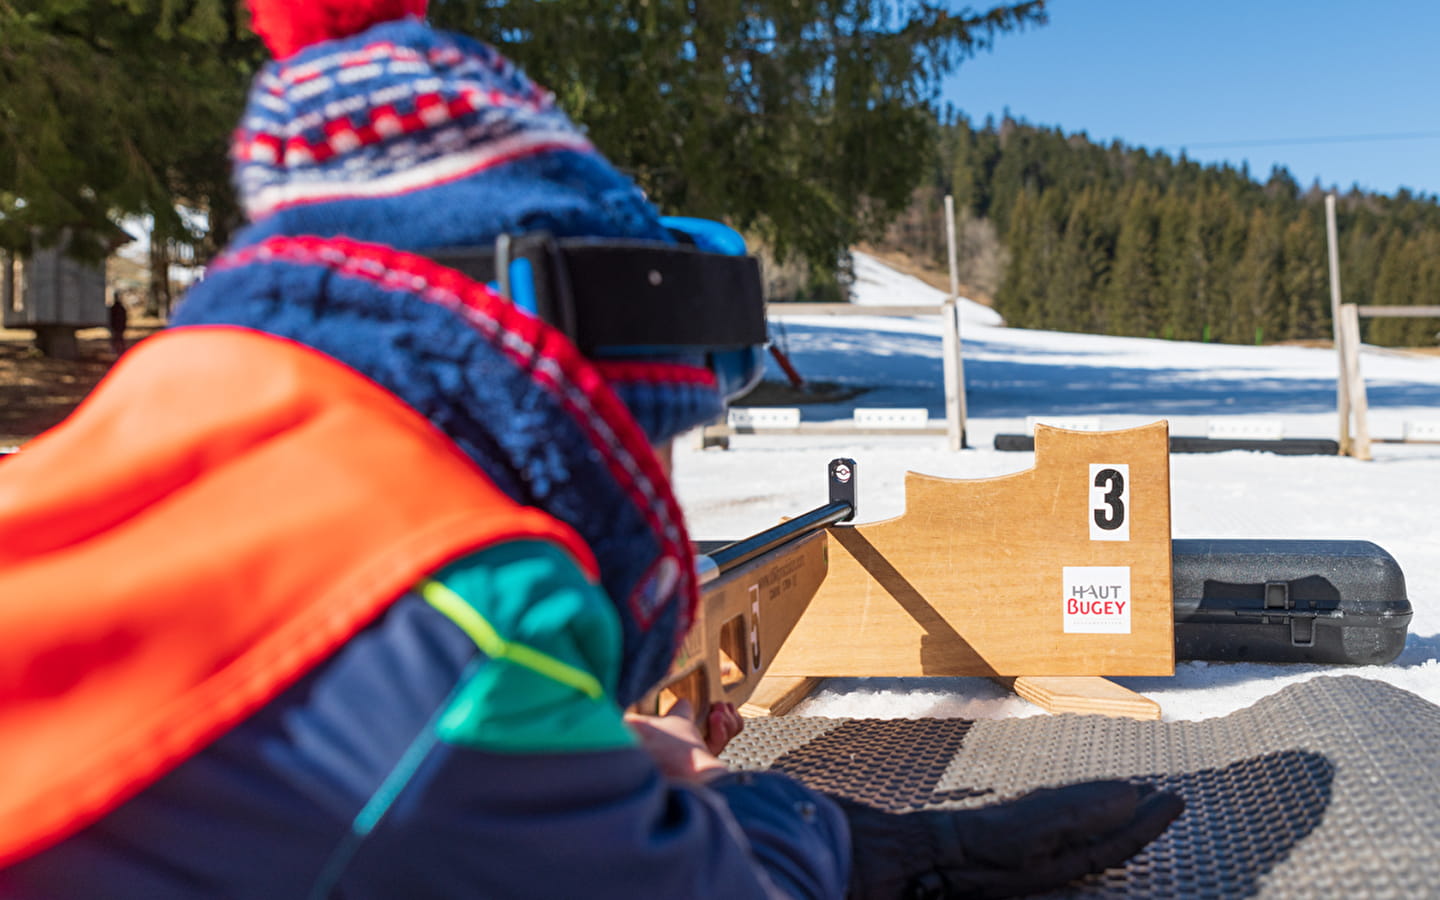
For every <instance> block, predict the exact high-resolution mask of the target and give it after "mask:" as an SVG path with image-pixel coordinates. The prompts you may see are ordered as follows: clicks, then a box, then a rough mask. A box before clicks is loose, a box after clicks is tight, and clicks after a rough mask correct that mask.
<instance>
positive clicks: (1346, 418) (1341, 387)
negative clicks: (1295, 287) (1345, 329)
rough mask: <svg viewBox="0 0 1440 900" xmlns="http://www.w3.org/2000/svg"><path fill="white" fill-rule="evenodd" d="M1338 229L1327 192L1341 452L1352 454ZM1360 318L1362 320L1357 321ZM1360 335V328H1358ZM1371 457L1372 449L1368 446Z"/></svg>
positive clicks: (1326, 232) (1332, 200) (1358, 348)
mask: <svg viewBox="0 0 1440 900" xmlns="http://www.w3.org/2000/svg"><path fill="white" fill-rule="evenodd" d="M1336 232H1337V230H1336V228H1335V195H1334V194H1333V193H1332V194H1326V195H1325V239H1326V243H1327V244H1328V245H1329V248H1330V322H1331V326H1332V330H1333V332H1334V337H1335V356H1336V359H1337V360H1338V361H1339V363H1340V371H1339V373H1338V375H1337V376H1336V382H1335V405H1336V407H1337V411H1338V412H1339V414H1340V438H1339V443H1340V455H1341V456H1348V455H1349V454H1350V386H1349V385H1348V384H1346V381H1345V379H1346V366H1345V348H1344V335H1343V333H1342V329H1341V327H1340V241H1339V240H1338V238H1337V236H1336ZM1357 321H1358V320H1357ZM1357 334H1358V331H1357ZM1355 354H1356V359H1357V360H1358V359H1359V354H1360V347H1359V339H1358V337H1357V339H1356V347H1355ZM1366 451H1367V456H1368V451H1369V448H1366Z"/></svg>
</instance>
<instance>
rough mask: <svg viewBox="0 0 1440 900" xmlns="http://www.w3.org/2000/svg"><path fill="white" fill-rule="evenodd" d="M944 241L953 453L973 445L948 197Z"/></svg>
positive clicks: (944, 350)
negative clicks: (947, 270)
mask: <svg viewBox="0 0 1440 900" xmlns="http://www.w3.org/2000/svg"><path fill="white" fill-rule="evenodd" d="M945 239H946V242H947V244H948V245H949V253H950V297H949V299H948V300H946V301H945V308H944V309H943V310H942V312H941V316H940V318H941V323H940V335H941V348H940V349H941V355H942V357H943V366H944V378H945V426H946V435H947V437H948V439H949V441H950V449H951V450H964V449H965V448H966V447H968V446H970V445H969V443H968V442H967V441H966V439H965V360H964V359H963V357H962V354H961V347H960V276H959V272H958V270H957V268H956V264H955V198H954V197H953V196H951V195H950V194H946V195H945Z"/></svg>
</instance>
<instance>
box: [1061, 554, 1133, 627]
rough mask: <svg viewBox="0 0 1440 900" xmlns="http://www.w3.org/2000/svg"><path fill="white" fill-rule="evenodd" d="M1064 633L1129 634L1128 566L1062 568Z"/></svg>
mask: <svg viewBox="0 0 1440 900" xmlns="http://www.w3.org/2000/svg"><path fill="white" fill-rule="evenodd" d="M1063 571H1064V578H1065V593H1064V596H1063V597H1062V598H1061V602H1062V609H1063V610H1064V614H1065V633H1066V634H1129V633H1130V567H1129V566H1065V567H1064V570H1063Z"/></svg>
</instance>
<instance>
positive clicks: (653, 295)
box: [0, 0, 1178, 900]
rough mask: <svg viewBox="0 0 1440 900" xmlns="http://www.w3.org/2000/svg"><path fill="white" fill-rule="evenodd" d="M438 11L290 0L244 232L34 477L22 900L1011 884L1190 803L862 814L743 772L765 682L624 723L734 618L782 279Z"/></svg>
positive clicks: (245, 137) (24, 470) (13, 509)
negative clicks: (700, 643)
mask: <svg viewBox="0 0 1440 900" xmlns="http://www.w3.org/2000/svg"><path fill="white" fill-rule="evenodd" d="M423 12H424V2H423V0H393V2H373V0H372V2H369V3H364V2H344V0H329V2H319V0H310V2H296V0H264V2H255V3H254V4H253V5H252V14H253V16H252V17H253V21H254V24H255V27H256V29H257V31H259V32H260V34H261V35H262V37H264V38H265V39H266V42H267V44H268V46H269V47H270V49H271V51H272V52H273V53H274V55H275V57H276V61H275V62H274V63H271V64H269V65H267V66H266V67H265V68H264V69H263V70H262V71H261V72H260V73H259V74H258V76H257V77H256V80H255V85H254V90H253V92H252V94H251V101H250V104H249V107H248V109H247V111H246V114H245V118H244V120H243V122H242V124H241V126H240V128H239V130H238V132H237V134H236V137H235V144H234V148H233V157H234V160H235V166H236V181H237V185H238V189H239V195H240V198H241V200H242V202H243V204H244V207H245V210H246V213H247V216H248V218H249V220H250V225H249V227H248V228H247V229H245V230H244V231H243V232H241V233H240V234H239V235H238V236H237V238H236V240H235V242H234V243H233V244H232V245H231V246H230V247H229V248H227V250H226V252H225V253H223V254H222V255H221V256H220V257H219V258H218V259H217V260H216V261H215V262H214V264H213V265H212V266H211V267H210V268H209V270H208V271H207V274H206V278H205V280H204V281H203V282H202V283H201V284H199V285H197V286H196V287H195V288H194V289H192V290H191V291H190V293H189V294H188V296H187V298H186V300H185V303H184V304H183V306H182V307H181V308H180V310H179V312H178V314H177V315H176V317H175V320H174V327H171V328H169V329H167V330H166V331H164V332H162V333H161V334H159V335H157V336H155V337H153V338H147V339H146V340H145V341H144V342H143V343H141V344H139V345H138V346H137V347H136V348H135V350H134V351H133V352H129V353H126V354H125V357H124V359H123V360H122V361H121V362H120V364H119V365H117V366H116V367H115V368H114V370H113V371H112V372H111V374H110V376H109V377H108V378H107V380H106V381H105V382H104V383H102V384H101V386H100V387H99V388H97V389H96V391H95V392H94V393H93V394H92V395H91V396H90V397H89V398H88V399H87V400H86V402H85V403H84V404H82V405H81V406H80V407H79V409H78V410H77V411H76V413H75V414H74V415H73V416H72V417H71V418H70V419H69V420H67V421H66V422H65V423H64V424H62V425H60V426H58V427H57V428H55V429H53V430H52V431H50V432H48V433H46V434H44V435H41V436H40V437H38V438H36V439H35V440H34V441H33V442H31V443H30V444H27V445H26V449H25V451H24V452H23V453H21V454H18V455H17V456H16V457H15V458H13V459H10V460H7V461H6V462H5V463H4V465H3V466H0V499H3V502H0V597H3V598H4V602H3V603H0V634H3V635H4V642H5V646H4V651H3V653H0V897H4V898H6V900H28V898H47V900H61V898H94V897H104V898H107V900H116V898H147V900H148V898H165V900H174V898H216V897H224V898H306V897H313V898H323V897H332V896H333V897H345V898H350V900H365V898H376V900H379V898H410V897H417V898H483V900H497V898H522V900H534V898H539V900H544V898H558V900H574V898H586V900H611V898H614V900H704V898H721V897H724V898H775V900H778V898H782V897H791V898H807V897H808V898H830V900H838V898H841V897H843V896H846V894H847V893H848V894H849V895H851V896H854V897H864V898H875V900H882V898H883V900H890V898H898V897H899V896H901V895H902V893H904V892H908V891H911V890H912V888H916V885H918V886H919V887H920V888H924V889H927V890H928V889H929V888H930V887H931V886H935V885H939V886H940V887H941V888H942V889H943V887H944V886H945V885H957V886H960V887H962V888H963V887H968V888H975V887H977V886H978V887H979V888H980V889H983V890H985V891H986V892H987V893H988V895H990V896H1001V895H1003V894H1007V893H1019V892H1023V891H1025V890H1034V889H1036V888H1040V887H1048V886H1055V885H1060V884H1063V883H1064V882H1066V881H1067V880H1069V879H1071V878H1074V877H1076V876H1079V875H1082V874H1085V873H1087V872H1091V871H1097V870H1098V869H1102V868H1104V867H1105V866H1107V865H1112V864H1117V863H1119V862H1121V861H1123V860H1124V859H1126V858H1127V857H1128V856H1130V855H1131V854H1132V853H1133V852H1135V850H1137V849H1138V848H1139V847H1140V846H1142V845H1143V844H1145V843H1146V842H1147V841H1148V840H1150V839H1151V838H1152V837H1153V836H1154V835H1156V834H1158V833H1159V832H1160V831H1161V830H1163V828H1164V827H1165V825H1166V823H1167V822H1168V821H1169V819H1170V818H1171V817H1173V816H1174V815H1175V814H1176V813H1177V812H1178V809H1177V807H1176V806H1175V803H1176V801H1174V800H1173V799H1172V800H1167V799H1166V798H1165V796H1164V795H1157V794H1150V795H1149V796H1146V792H1145V791H1144V790H1143V789H1139V788H1136V787H1134V786H1131V785H1128V784H1118V783H1095V784H1091V785H1080V786H1075V787H1076V790H1073V791H1072V790H1070V789H1063V790H1061V791H1059V792H1052V793H1049V794H1038V795H1032V796H1031V798H1030V799H1028V800H1025V799H1022V800H1019V801H1016V802H1014V803H1008V804H997V805H995V806H993V807H990V808H987V809H986V810H981V811H972V812H968V813H958V814H953V815H952V814H949V813H938V814H927V815H924V816H919V817H900V816H890V815H888V814H884V813H877V812H874V811H872V810H868V809H867V808H862V807H854V808H852V809H848V810H842V806H841V805H840V804H839V803H837V802H834V801H832V800H831V799H830V798H827V797H826V796H824V795H822V794H821V793H819V792H817V791H814V790H811V789H810V788H807V787H805V786H804V785H802V784H800V783H799V782H797V781H795V780H793V779H791V778H789V777H786V776H785V775H783V774H779V773H771V772H760V773H741V772H733V771H731V770H730V769H729V767H728V766H727V765H725V763H724V762H722V761H721V760H720V759H719V758H718V756H717V754H718V753H719V751H720V750H721V749H722V748H723V746H724V744H725V742H726V741H727V740H729V739H730V738H731V737H732V736H733V735H734V734H735V733H736V731H737V730H738V729H739V728H740V727H741V724H742V723H741V722H740V720H739V718H738V716H737V715H736V714H735V711H734V709H733V708H731V707H727V706H723V705H717V706H715V707H713V708H711V709H709V710H695V711H694V712H695V714H696V718H697V719H698V720H699V721H700V722H702V723H704V724H705V725H706V726H707V731H708V734H704V735H702V733H701V732H700V731H699V730H697V728H696V725H695V724H693V723H692V721H691V719H690V717H688V716H686V715H684V713H687V712H690V711H689V710H685V709H683V708H682V709H681V710H680V712H681V714H680V715H669V716H647V715H635V714H631V713H627V711H628V710H630V709H632V708H633V707H634V706H635V705H636V704H637V703H638V701H640V700H641V699H642V698H643V697H644V696H646V695H647V694H648V693H649V692H651V691H652V690H653V689H654V688H656V687H657V685H658V683H659V682H660V680H661V679H663V678H664V676H665V674H666V673H667V672H668V671H669V668H670V663H671V662H672V660H673V659H674V656H675V653H676V651H677V648H678V647H679V644H680V642H681V639H682V637H683V636H684V634H685V633H686V631H687V629H688V627H689V625H690V623H691V622H692V621H693V619H694V616H695V613H696V604H697V602H698V598H699V592H698V586H697V581H698V578H697V575H696V572H695V570H694V557H693V551H692V548H691V545H690V541H689V537H688V534H687V531H686V528H685V523H684V520H683V516H682V513H681V508H680V505H679V503H678V501H677V500H676V498H675V496H674V493H673V491H672V488H671V484H670V479H669V474H668V455H669V449H670V447H671V444H672V441H673V440H674V439H675V437H676V436H678V435H680V434H682V433H684V432H686V431H688V430H690V429H692V428H694V427H696V426H697V425H699V424H701V423H703V422H708V421H712V420H714V419H715V418H717V417H718V416H720V415H723V413H724V409H725V402H726V398H727V397H729V396H732V395H735V394H736V393H737V392H739V391H742V390H744V389H745V388H747V387H748V386H750V384H752V383H753V381H754V379H755V378H757V377H758V375H759V371H760V369H759V366H760V363H761V360H762V356H761V346H762V345H763V342H764V300H763V297H762V296H761V292H760V290H759V287H758V285H759V278H758V277H755V278H753V281H754V286H753V288H752V287H748V286H747V284H748V281H747V280H746V279H744V278H731V277H729V276H731V275H735V274H736V267H737V266H740V267H746V271H748V272H751V273H752V274H753V270H751V269H749V268H748V267H749V266H750V264H749V262H747V261H746V260H744V259H737V256H739V255H740V254H743V252H744V242H743V240H742V239H741V238H740V236H739V235H738V234H736V233H735V232H733V231H731V230H730V229H728V228H725V227H724V226H721V225H718V223H708V224H702V223H696V222H695V221H693V220H685V221H676V220H662V219H661V217H660V216H659V215H658V213H657V212H656V210H655V209H654V208H653V207H652V206H651V205H650V204H649V203H648V202H646V200H645V199H644V197H643V195H642V194H641V192H640V191H639V190H638V189H637V188H636V187H635V186H634V185H633V184H632V183H631V182H630V181H629V180H628V179H626V178H625V177H624V176H622V175H621V174H620V173H619V172H618V171H617V170H616V169H614V168H613V167H612V166H611V165H610V164H609V163H608V162H607V161H606V160H605V159H604V158H603V157H602V156H601V155H600V154H599V153H598V152H597V151H596V150H595V149H594V148H593V147H592V146H591V145H590V143H589V142H588V141H587V140H586V138H585V136H584V135H583V133H582V132H581V131H580V130H579V129H577V128H576V127H575V126H574V125H573V124H572V123H571V122H570V121H569V120H568V119H567V118H566V117H565V116H564V115H563V114H562V113H561V112H560V111H559V110H558V109H557V108H556V107H555V106H554V104H553V101H552V98H551V96H550V95H549V94H548V93H547V92H545V91H543V90H541V89H540V88H538V87H537V86H536V85H534V84H533V83H531V82H530V81H529V80H528V79H527V78H526V77H525V76H524V75H523V74H522V73H520V72H519V71H518V70H517V69H516V68H515V67H514V66H513V65H512V64H511V63H510V62H509V61H507V60H506V59H505V58H504V57H502V56H500V55H499V54H498V53H496V52H495V51H494V50H493V49H491V48H489V47H486V46H484V45H481V44H479V43H477V42H475V41H472V40H469V39H467V38H464V37H461V36H458V35H453V34H448V33H444V32H440V31H436V30H434V29H431V28H429V27H428V26H427V25H426V24H425V23H424V22H423V21H421V19H420V18H419V16H421V15H423ZM656 102H660V100H659V99H658V98H657V101H656ZM677 231H680V232H684V234H685V235H686V236H687V237H688V239H689V241H690V243H692V244H694V245H697V246H698V248H700V249H694V248H693V247H692V248H684V247H682V246H681V245H680V241H681V240H684V238H681V237H680V236H679V235H677V234H676V232H677ZM542 235H548V237H542ZM551 239H559V240H561V241H563V242H564V243H563V244H561V245H557V244H555V243H552V242H550V240H551ZM570 239H576V240H570ZM527 242H528V243H527ZM597 243H598V244H599V245H600V249H601V250H603V251H605V252H603V253H600V254H598V255H594V254H590V251H592V250H594V249H595V246H596V244H597ZM527 248H528V249H527ZM562 264H563V265H574V266H579V267H581V269H580V271H581V274H580V275H577V276H576V277H575V278H574V279H573V280H572V281H571V282H568V283H567V282H565V281H563V280H560V279H559V278H558V273H563V271H565V270H564V269H563V268H562ZM486 266H489V267H490V271H489V272H480V271H479V270H480V269H483V268H485V267H486ZM661 271H666V272H670V271H675V272H678V273H680V275H681V276H682V277H676V278H674V279H668V278H662V279H658V280H657V278H655V277H651V276H655V275H658V274H659V273H660V272H661ZM721 276H725V277H721ZM492 278H494V279H495V280H496V281H503V282H508V287H509V289H508V290H507V291H505V292H503V293H502V290H501V289H500V288H499V287H498V286H491V284H490V281H491V280H492ZM687 286H688V287H687ZM717 286H729V287H726V288H724V289H717ZM580 313H584V315H580ZM747 323H748V324H747ZM700 328H704V329H706V331H704V332H701V331H699V329H700ZM897 750H903V748H897ZM1022 826H1023V827H1022ZM916 889H918V888H916ZM957 889H960V888H957Z"/></svg>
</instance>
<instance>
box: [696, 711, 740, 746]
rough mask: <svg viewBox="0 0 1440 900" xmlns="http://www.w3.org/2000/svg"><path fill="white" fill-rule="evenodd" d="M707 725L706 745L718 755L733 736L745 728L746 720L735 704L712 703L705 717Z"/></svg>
mask: <svg viewBox="0 0 1440 900" xmlns="http://www.w3.org/2000/svg"><path fill="white" fill-rule="evenodd" d="M705 726H706V727H705V746H706V748H708V749H709V751H710V752H711V753H714V754H717V755H718V754H719V753H720V751H721V750H724V749H725V745H726V744H728V743H730V739H731V738H733V737H735V735H737V734H739V733H740V732H741V731H744V730H745V720H744V719H742V718H740V713H739V712H738V711H736V709H735V704H733V703H712V704H710V712H709V714H708V715H707V716H706V717H705Z"/></svg>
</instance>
